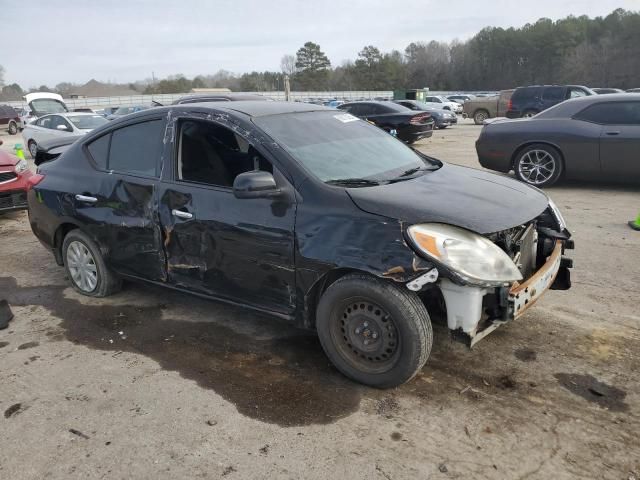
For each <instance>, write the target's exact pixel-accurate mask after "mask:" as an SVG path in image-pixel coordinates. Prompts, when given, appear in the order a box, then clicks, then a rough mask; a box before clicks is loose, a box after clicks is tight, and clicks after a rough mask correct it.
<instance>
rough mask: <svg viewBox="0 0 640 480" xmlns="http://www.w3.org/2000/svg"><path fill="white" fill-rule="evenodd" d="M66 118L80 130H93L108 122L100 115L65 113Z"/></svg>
mask: <svg viewBox="0 0 640 480" xmlns="http://www.w3.org/2000/svg"><path fill="white" fill-rule="evenodd" d="M67 119H69V121H70V122H71V123H73V124H74V125H75V127H76V128H79V129H80V130H93V129H94V128H98V127H99V126H101V125H104V124H105V123H109V120H107V119H106V118H104V117H102V116H100V115H67Z"/></svg>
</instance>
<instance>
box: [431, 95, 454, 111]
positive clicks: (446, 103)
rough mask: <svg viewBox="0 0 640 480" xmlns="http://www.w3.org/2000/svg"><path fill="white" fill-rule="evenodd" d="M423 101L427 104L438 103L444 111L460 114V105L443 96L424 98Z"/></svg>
mask: <svg viewBox="0 0 640 480" xmlns="http://www.w3.org/2000/svg"><path fill="white" fill-rule="evenodd" d="M424 101H425V102H427V103H429V102H430V103H440V104H441V105H442V108H444V109H445V110H451V111H452V112H454V113H462V105H460V104H459V103H458V102H453V101H451V100H449V99H448V98H447V97H445V96H444V95H435V96H429V97H424Z"/></svg>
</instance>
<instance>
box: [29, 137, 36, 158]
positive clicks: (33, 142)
mask: <svg viewBox="0 0 640 480" xmlns="http://www.w3.org/2000/svg"><path fill="white" fill-rule="evenodd" d="M31 145H33V146H34V148H35V149H37V148H38V144H37V143H36V141H35V140H29V143H27V148H28V149H29V155H31V158H33V159H34V160H35V158H36V156H35V155H34V154H33V153H32V152H31Z"/></svg>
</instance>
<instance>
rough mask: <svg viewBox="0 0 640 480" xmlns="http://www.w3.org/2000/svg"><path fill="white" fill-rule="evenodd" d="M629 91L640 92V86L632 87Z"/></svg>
mask: <svg viewBox="0 0 640 480" xmlns="http://www.w3.org/2000/svg"><path fill="white" fill-rule="evenodd" d="M627 93H640V88H630V89H629V90H627Z"/></svg>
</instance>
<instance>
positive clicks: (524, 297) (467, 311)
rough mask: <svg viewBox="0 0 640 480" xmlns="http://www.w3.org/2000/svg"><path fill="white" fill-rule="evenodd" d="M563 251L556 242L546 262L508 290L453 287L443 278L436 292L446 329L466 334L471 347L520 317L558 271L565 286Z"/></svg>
mask: <svg viewBox="0 0 640 480" xmlns="http://www.w3.org/2000/svg"><path fill="white" fill-rule="evenodd" d="M563 248H564V247H563V242H562V241H561V240H556V243H555V246H554V248H553V251H552V252H551V254H550V255H549V256H548V257H547V260H546V262H545V263H544V264H543V265H542V266H541V267H540V268H539V269H538V270H537V271H536V272H535V273H534V274H533V275H532V276H531V277H529V278H528V279H527V280H526V281H525V282H523V283H518V282H515V283H513V284H512V285H511V286H509V287H499V288H484V287H474V286H467V285H457V284H455V283H453V282H452V281H450V280H448V279H444V278H443V279H442V280H441V281H440V290H441V292H442V295H443V297H444V300H445V304H446V308H447V324H448V327H449V329H451V330H452V331H456V332H462V333H464V334H466V335H465V336H466V337H467V339H468V340H469V344H470V346H473V345H475V344H476V343H477V342H479V341H480V340H481V339H483V338H484V337H486V336H487V335H488V334H489V333H491V332H492V331H494V330H495V329H496V328H498V327H500V326H502V325H504V324H505V323H508V322H510V321H512V320H514V319H516V318H518V317H520V316H521V315H522V314H524V312H525V311H527V309H529V308H530V307H531V306H532V305H533V304H534V303H535V302H536V301H537V300H538V299H539V298H540V297H541V296H542V294H543V293H544V292H546V291H547V290H548V289H550V288H552V286H553V285H554V281H555V280H556V278H557V277H558V272H561V271H562V279H563V282H564V284H565V285H566V284H569V270H568V266H566V265H563V257H562V252H563ZM564 263H567V262H564ZM564 288H568V286H567V287H564ZM485 297H487V298H490V299H492V302H490V303H493V305H491V304H490V305H487V301H486V298H485ZM488 310H489V311H494V312H499V315H497V316H496V315H494V316H493V317H487V313H486V312H487V311H488Z"/></svg>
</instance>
